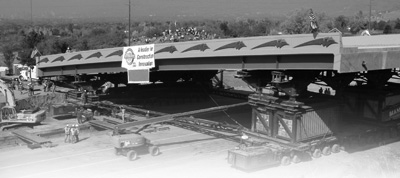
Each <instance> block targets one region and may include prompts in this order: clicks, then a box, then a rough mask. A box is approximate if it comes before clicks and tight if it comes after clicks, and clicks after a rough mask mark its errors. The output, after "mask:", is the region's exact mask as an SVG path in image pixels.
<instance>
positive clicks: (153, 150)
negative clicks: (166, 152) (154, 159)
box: [149, 146, 160, 156]
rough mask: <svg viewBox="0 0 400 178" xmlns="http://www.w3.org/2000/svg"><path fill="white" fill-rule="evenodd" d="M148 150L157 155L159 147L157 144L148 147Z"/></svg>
mask: <svg viewBox="0 0 400 178" xmlns="http://www.w3.org/2000/svg"><path fill="white" fill-rule="evenodd" d="M149 152H150V154H151V155H152V156H157V155H159V154H160V148H159V147H158V146H151V147H149Z"/></svg>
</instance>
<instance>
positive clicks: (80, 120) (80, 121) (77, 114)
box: [76, 108, 83, 124]
mask: <svg viewBox="0 0 400 178" xmlns="http://www.w3.org/2000/svg"><path fill="white" fill-rule="evenodd" d="M82 112H83V108H77V110H76V119H77V120H78V123H79V124H82V122H83V121H82V119H83V118H82Z"/></svg>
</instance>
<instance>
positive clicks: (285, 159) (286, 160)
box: [281, 156, 290, 166]
mask: <svg viewBox="0 0 400 178" xmlns="http://www.w3.org/2000/svg"><path fill="white" fill-rule="evenodd" d="M289 164H290V158H289V156H283V157H282V159H281V165H282V166H287V165H289Z"/></svg>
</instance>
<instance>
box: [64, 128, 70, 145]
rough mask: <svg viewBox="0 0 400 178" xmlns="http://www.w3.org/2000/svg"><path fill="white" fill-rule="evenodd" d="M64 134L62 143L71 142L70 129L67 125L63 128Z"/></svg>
mask: <svg viewBox="0 0 400 178" xmlns="http://www.w3.org/2000/svg"><path fill="white" fill-rule="evenodd" d="M64 133H65V138H64V143H67V142H68V143H69V142H71V127H70V126H69V125H68V124H67V125H66V126H65V127H64Z"/></svg>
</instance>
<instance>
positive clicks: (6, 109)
mask: <svg viewBox="0 0 400 178" xmlns="http://www.w3.org/2000/svg"><path fill="white" fill-rule="evenodd" d="M0 92H1V93H2V94H3V95H4V97H5V101H6V105H5V106H3V107H2V108H1V110H0V129H1V130H3V129H5V128H8V127H11V126H15V125H19V124H38V123H40V122H42V121H43V120H44V119H46V111H45V110H41V109H40V108H33V109H27V110H22V111H20V112H17V111H16V109H15V106H16V102H15V97H14V93H13V92H12V91H11V90H10V89H9V88H8V87H7V85H6V84H4V83H3V82H0Z"/></svg>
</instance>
